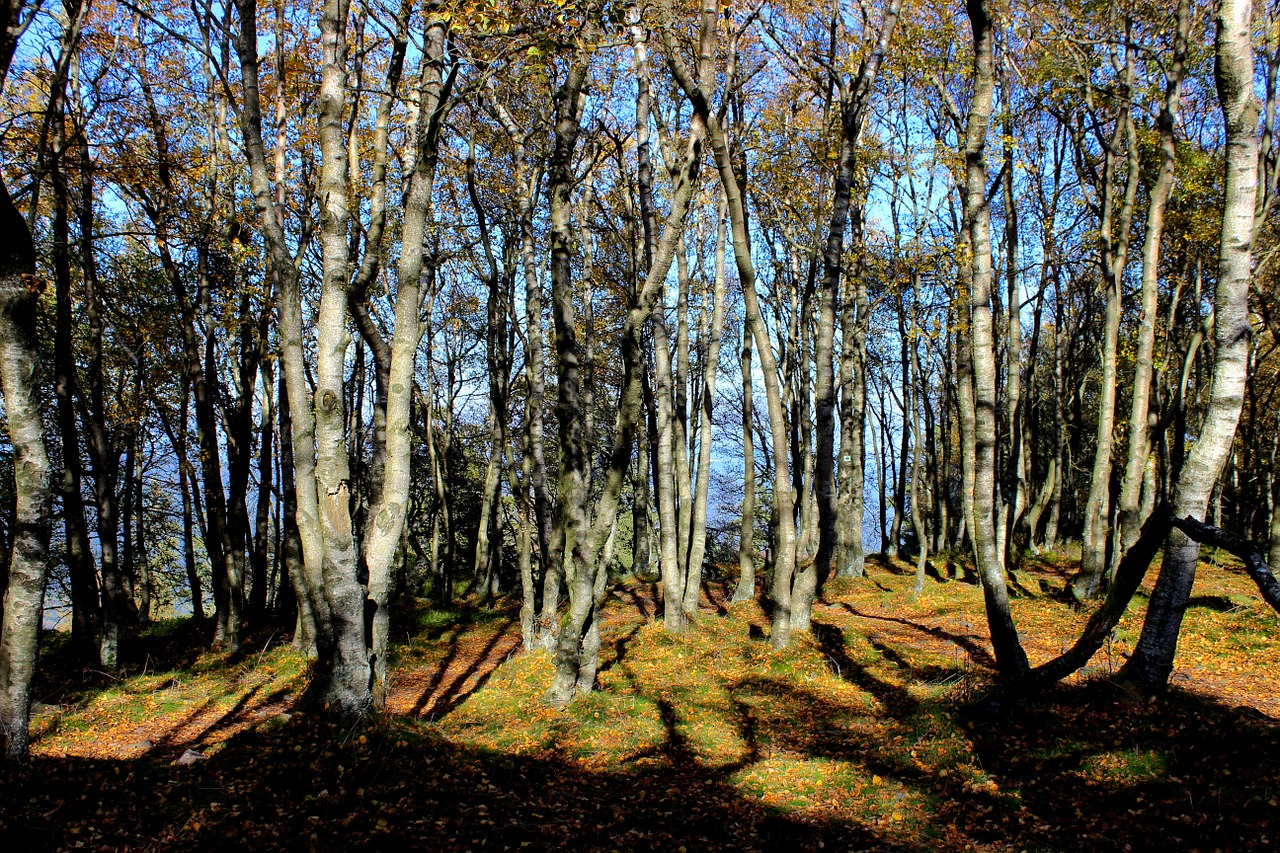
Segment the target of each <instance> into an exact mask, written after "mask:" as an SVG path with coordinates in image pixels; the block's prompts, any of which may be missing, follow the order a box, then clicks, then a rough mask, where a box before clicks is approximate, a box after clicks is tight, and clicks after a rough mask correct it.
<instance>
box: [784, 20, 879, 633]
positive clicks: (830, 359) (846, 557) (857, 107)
mask: <svg viewBox="0 0 1280 853" xmlns="http://www.w3.org/2000/svg"><path fill="white" fill-rule="evenodd" d="M900 8H901V0H890V2H889V3H887V4H886V5H885V12H884V18H883V20H882V21H881V24H880V29H879V31H878V33H877V38H876V44H875V47H874V48H873V50H872V53H871V56H870V57H869V59H868V60H867V61H866V62H864V63H863V64H862V66H861V67H860V69H859V73H858V75H857V77H856V78H854V79H852V80H851V81H850V82H849V83H847V84H846V83H845V82H844V81H840V83H839V86H838V88H839V91H840V105H841V108H840V127H841V134H840V153H839V157H840V167H839V170H838V171H837V173H836V180H835V184H834V187H833V193H832V203H831V221H830V224H829V225H828V227H827V238H826V245H825V247H824V250H823V254H822V277H821V279H820V280H819V290H818V323H817V334H816V337H815V340H814V362H815V374H814V407H815V428H816V448H815V451H814V472H813V489H814V495H815V499H816V502H817V511H818V550H817V554H816V556H815V559H814V564H813V573H814V578H813V579H812V582H810V581H808V580H805V581H801V579H800V578H799V577H797V582H796V586H797V588H798V589H802V590H804V593H803V594H802V597H805V598H808V599H809V601H808V603H807V604H805V605H804V606H803V607H801V608H799V609H800V610H802V611H803V612H804V614H808V613H810V612H811V611H812V595H810V594H809V593H808V587H809V586H810V585H812V587H813V592H814V594H816V592H817V590H818V589H819V588H820V587H821V585H822V583H823V582H824V581H825V580H826V578H827V577H828V576H829V575H830V574H831V571H832V564H833V562H834V564H835V568H836V571H837V573H838V574H840V575H842V576H847V575H855V576H856V575H858V574H861V573H862V519H861V512H860V508H859V509H858V510H857V515H856V516H855V515H854V511H855V507H854V506H853V504H854V503H855V502H857V503H860V502H861V500H860V496H861V492H862V482H861V480H862V470H861V469H862V460H861V450H862V435H861V432H862V427H861V423H860V422H859V423H856V424H855V423H854V421H855V420H859V419H860V416H859V415H858V414H857V413H856V412H854V411H853V409H856V404H854V405H850V403H854V401H846V404H845V406H844V408H845V409H849V410H850V411H849V412H848V413H847V414H846V413H845V412H843V411H842V413H841V418H840V426H841V432H840V453H841V462H840V464H839V466H838V467H839V470H840V499H839V500H838V499H837V497H836V494H835V493H836V484H835V473H836V470H835V469H836V467H837V466H836V464H835V432H836V426H835V408H836V390H837V389H836V384H835V380H836V377H835V364H834V350H835V327H836V314H837V309H838V308H839V307H840V306H839V304H838V303H839V294H840V279H841V275H842V273H843V268H844V265H843V257H844V237H845V230H846V228H847V226H848V222H849V211H850V207H851V206H852V205H851V202H852V196H853V182H854V178H855V175H856V170H857V151H858V140H859V137H860V136H861V135H862V127H863V125H864V123H865V120H866V114H867V110H868V109H869V107H870V101H871V93H872V91H873V88H874V85H875V80H876V76H877V73H878V72H879V68H880V64H881V62H882V61H883V58H884V55H885V53H886V51H887V50H888V46H889V42H890V40H891V39H892V37H893V30H894V27H895V26H896V24H897V20H898V11H899V9H900ZM850 230H852V236H853V240H854V244H855V248H857V247H858V243H859V241H860V240H861V237H862V229H861V204H858V205H857V206H856V207H855V208H854V227H853V228H852V229H850ZM859 278H861V276H859ZM846 286H847V285H846ZM857 286H859V285H855V289H856V287H857ZM854 302H855V304H854V305H852V306H846V307H845V310H842V311H840V314H841V323H842V328H841V335H842V338H843V351H842V354H841V359H840V385H841V387H842V388H843V389H844V396H848V395H850V394H851V393H853V389H852V388H851V385H852V383H853V382H854V378H853V373H854V372H855V371H856V370H858V369H859V367H860V363H859V359H858V354H859V353H858V339H859V336H858V330H857V328H856V326H857V322H858V316H857V313H858V307H857V305H856V302H857V300H856V297H855V300H854ZM855 453H856V454H857V455H858V456H859V458H858V459H857V460H856V462H855V460H854V459H853V458H852V457H853V455H854V454H855ZM855 478H856V480H857V482H852V481H854V480H855ZM855 491H856V492H857V494H858V496H859V497H858V498H857V499H855V498H854V492H855ZM842 509H843V510H844V512H843V516H844V517H843V518H842V517H841V515H842V512H841V510H842ZM845 527H847V528H848V529H842V528H845ZM842 545H843V547H842ZM808 621H809V617H808V615H802V616H801V617H800V618H799V619H798V620H794V624H795V625H796V626H797V627H800V628H802V629H803V628H805V627H807V623H808Z"/></svg>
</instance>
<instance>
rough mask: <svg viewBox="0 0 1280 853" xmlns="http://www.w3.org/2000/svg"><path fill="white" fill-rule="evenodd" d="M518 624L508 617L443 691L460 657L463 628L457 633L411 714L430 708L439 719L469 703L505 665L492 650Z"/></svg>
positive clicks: (451, 639) (420, 712) (513, 618)
mask: <svg viewBox="0 0 1280 853" xmlns="http://www.w3.org/2000/svg"><path fill="white" fill-rule="evenodd" d="M516 621H517V619H516V617H514V616H511V617H508V619H507V621H506V622H505V623H503V624H502V625H501V626H500V627H499V628H498V629H497V630H496V631H494V632H493V634H492V635H491V636H490V637H489V639H488V640H487V641H486V642H485V644H484V646H483V647H482V648H481V649H480V651H479V652H478V653H477V654H475V655H473V656H472V657H471V659H470V662H469V663H468V664H467V665H466V667H465V668H464V669H463V670H462V672H460V673H457V674H456V675H454V676H453V678H452V679H451V680H450V681H449V684H448V685H447V686H443V688H442V685H443V684H444V680H445V677H446V675H448V673H449V669H450V668H451V667H452V665H453V664H454V662H455V661H457V659H458V657H459V656H460V651H461V650H460V648H459V642H458V641H459V638H460V636H461V629H459V630H458V631H456V632H455V633H454V634H453V636H452V637H451V638H450V641H449V651H448V653H446V655H445V657H444V659H443V660H442V661H441V662H440V663H439V664H438V665H437V668H436V672H435V675H434V676H433V677H432V679H431V682H430V683H429V684H428V686H427V687H426V688H424V689H423V691H422V694H421V695H420V696H419V697H418V700H417V702H415V703H414V706H413V710H412V712H411V713H413V714H415V715H421V714H423V713H425V712H426V710H427V706H428V705H430V706H431V715H432V717H433V718H435V719H439V718H440V717H443V716H445V715H447V714H448V713H449V712H451V711H453V710H454V709H455V708H457V707H458V706H459V705H461V704H462V703H463V702H464V701H466V699H467V697H469V696H470V695H471V694H473V693H475V692H476V691H477V690H479V689H480V688H481V687H483V686H484V684H485V683H486V682H487V681H488V680H489V678H490V677H491V676H492V675H493V673H494V671H495V670H497V668H498V667H499V666H500V665H501V663H502V661H501V660H495V659H493V658H492V657H491V656H492V654H493V651H494V649H496V648H497V647H498V646H499V645H500V644H501V643H502V642H503V640H510V636H509V635H510V630H511V627H512V626H513V625H515V624H516ZM517 648H518V643H517ZM513 651H514V650H513ZM508 656H509V655H508ZM473 676H475V678H474V683H473V684H472V685H471V686H470V687H465V688H464V685H466V684H467V681H468V680H469V679H472V677H473Z"/></svg>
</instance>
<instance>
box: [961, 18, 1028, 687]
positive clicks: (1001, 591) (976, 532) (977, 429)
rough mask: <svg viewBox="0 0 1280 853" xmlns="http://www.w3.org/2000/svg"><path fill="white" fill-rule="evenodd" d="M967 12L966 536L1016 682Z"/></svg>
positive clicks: (980, 34)
mask: <svg viewBox="0 0 1280 853" xmlns="http://www.w3.org/2000/svg"><path fill="white" fill-rule="evenodd" d="M968 11H969V21H970V23H971V24H972V26H973V46H974V62H973V70H974V91H973V101H972V103H971V105H970V108H969V116H968V120H967V122H966V125H965V152H964V153H965V183H966V193H965V222H966V224H967V226H968V231H969V243H970V246H971V248H972V252H973V254H972V269H973V285H972V288H973V289H972V292H971V294H970V314H969V317H970V324H971V334H972V347H973V350H972V357H973V401H974V409H975V419H974V433H973V435H974V460H975V462H974V471H973V516H972V521H973V525H972V527H971V529H970V533H971V534H972V536H973V543H974V551H975V553H976V555H977V562H978V571H979V574H980V576H981V578H982V589H983V596H984V598H985V600H986V608H987V624H988V625H989V627H990V629H991V644H992V646H993V647H994V649H995V655H996V665H997V668H998V670H999V672H1000V675H1001V677H1002V678H1004V679H1006V680H1015V679H1017V678H1020V677H1021V676H1023V675H1024V674H1025V673H1026V672H1027V671H1028V664H1027V655H1026V652H1025V651H1024V650H1023V648H1022V644H1021V643H1020V641H1019V640H1018V632H1017V630H1016V629H1015V628H1014V625H1013V615H1012V613H1011V612H1010V610H1009V595H1008V590H1007V588H1006V586H1005V575H1004V565H1003V563H1002V562H1001V561H1000V559H999V555H998V553H997V551H996V529H995V525H996V508H995V487H996V482H995V462H996V459H995V455H996V446H995V445H996V417H995V416H996V359H995V346H994V341H993V339H992V327H993V311H992V294H991V290H992V270H991V210H990V208H989V207H988V205H987V162H986V154H985V152H986V141H987V128H988V124H989V122H990V118H991V100H992V90H993V89H994V73H993V70H992V62H991V53H992V32H991V30H992V26H991V17H990V13H989V11H988V8H987V0H969V3H968Z"/></svg>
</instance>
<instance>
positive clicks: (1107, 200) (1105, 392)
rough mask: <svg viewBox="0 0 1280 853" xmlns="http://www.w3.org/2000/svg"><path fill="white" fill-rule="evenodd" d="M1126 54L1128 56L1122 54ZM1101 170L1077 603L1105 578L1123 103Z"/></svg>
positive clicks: (1128, 142)
mask: <svg viewBox="0 0 1280 853" xmlns="http://www.w3.org/2000/svg"><path fill="white" fill-rule="evenodd" d="M1126 53H1127V54H1129V53H1131V51H1127V52H1126ZM1124 79H1125V84H1124V90H1125V91H1126V92H1127V91H1128V90H1129V88H1130V86H1131V84H1132V81H1133V58H1132V56H1131V55H1127V56H1126V63H1125V78H1124ZM1122 140H1123V142H1124V144H1125V146H1126V148H1127V150H1128V155H1127V158H1126V172H1127V174H1126V176H1125V190H1124V198H1123V200H1122V201H1121V204H1120V211H1119V215H1118V216H1116V218H1115V222H1114V223H1113V221H1112V211H1113V210H1114V203H1113V201H1112V199H1111V187H1112V184H1113V183H1114V180H1115V170H1116V165H1117V162H1118V161H1119V156H1120V155H1119V153H1118V149H1119V147H1120V145H1121V141H1122ZM1105 157H1106V165H1105V167H1104V169H1103V179H1102V186H1101V188H1100V190H1099V202H1100V204H1101V207H1102V222H1101V224H1100V225H1099V229H1098V235H1099V236H1098V242H1099V243H1100V245H1101V252H1100V256H1101V259H1102V274H1103V278H1104V280H1105V282H1106V285H1107V308H1106V318H1105V321H1104V324H1103V339H1102V380H1101V383H1102V384H1101V387H1100V388H1099V398H1100V399H1099V404H1098V432H1097V442H1096V445H1095V447H1096V449H1095V452H1094V460H1093V475H1092V478H1091V479H1090V481H1089V497H1088V499H1087V500H1086V501H1085V507H1084V542H1083V546H1082V559H1081V566H1080V577H1079V578H1077V579H1076V581H1075V582H1073V583H1072V585H1071V590H1072V594H1073V595H1074V596H1076V597H1077V598H1092V597H1093V596H1094V595H1096V594H1097V592H1098V589H1099V588H1100V587H1101V585H1102V583H1103V580H1104V579H1105V578H1104V576H1105V573H1106V568H1107V564H1106V550H1107V540H1108V536H1107V532H1108V526H1109V521H1110V519H1111V467H1112V448H1113V447H1114V444H1115V435H1114V433H1115V411H1116V376H1117V371H1118V364H1117V359H1116V349H1117V346H1118V344H1119V338H1120V314H1121V310H1122V307H1123V306H1122V302H1123V298H1124V287H1123V285H1124V270H1125V266H1126V263H1127V260H1128V252H1129V231H1130V223H1131V221H1132V219H1133V206H1134V199H1135V198H1136V196H1137V192H1138V180H1139V174H1138V143H1137V134H1136V132H1135V130H1134V127H1133V113H1132V108H1131V107H1130V106H1129V105H1128V101H1127V100H1126V101H1125V106H1123V107H1122V108H1121V111H1120V115H1119V116H1118V117H1117V118H1116V131H1115V134H1114V135H1113V137H1112V139H1111V143H1110V145H1109V146H1108V148H1107V151H1106V154H1105Z"/></svg>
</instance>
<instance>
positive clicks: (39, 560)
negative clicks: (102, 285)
mask: <svg viewBox="0 0 1280 853" xmlns="http://www.w3.org/2000/svg"><path fill="white" fill-rule="evenodd" d="M4 9H5V13H6V14H5V16H4V17H5V19H4V20H0V30H3V31H4V32H5V35H4V36H3V37H2V38H3V40H0V80H3V76H4V72H5V71H7V70H8V63H9V59H10V58H11V56H12V49H11V48H10V47H9V46H8V45H7V44H6V43H5V42H7V41H8V39H9V35H8V33H9V26H10V20H9V18H8V14H7V13H8V12H9V11H10V7H9V6H5V7H4ZM0 235H4V237H3V239H0V246H3V248H2V249H0V383H3V386H2V387H3V391H4V407H5V415H6V417H7V420H8V425H9V441H10V443H11V444H12V446H13V456H14V459H13V463H14V464H13V473H14V506H15V511H14V516H13V525H12V530H13V537H12V542H13V551H12V556H11V557H10V558H9V567H8V568H9V571H8V583H7V586H6V587H5V590H4V609H3V611H0V738H3V740H4V744H3V746H4V751H5V757H6V758H8V759H10V760H15V761H16V760H22V759H24V758H26V756H27V744H28V732H27V720H28V715H29V712H30V709H31V678H32V675H33V674H34V673H35V664H36V648H37V645H38V641H39V633H40V620H41V618H42V616H43V614H44V584H45V576H46V574H47V572H48V565H49V535H50V530H49V528H50V514H51V512H52V497H51V491H50V473H49V455H48V453H47V452H46V451H45V445H44V426H43V423H42V421H41V418H40V394H39V382H38V380H37V378H36V365H37V364H39V359H40V356H39V347H38V345H37V342H36V338H35V331H36V328H37V323H36V308H37V300H38V298H39V289H38V287H37V285H36V278H35V249H34V247H33V245H32V242H31V234H30V232H29V231H28V230H27V224H26V222H25V221H23V219H22V215H21V214H20V213H19V212H18V210H17V208H15V207H14V205H13V201H12V200H11V199H10V198H9V190H8V188H7V187H6V186H5V184H4V181H3V179H0Z"/></svg>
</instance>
